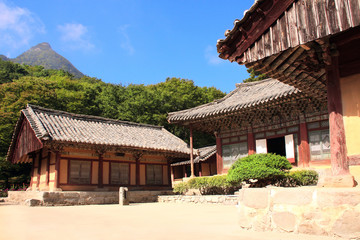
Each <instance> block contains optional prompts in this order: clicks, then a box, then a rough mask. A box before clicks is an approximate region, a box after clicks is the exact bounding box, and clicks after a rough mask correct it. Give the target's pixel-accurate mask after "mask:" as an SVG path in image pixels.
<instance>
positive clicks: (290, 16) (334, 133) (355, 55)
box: [217, 0, 360, 187]
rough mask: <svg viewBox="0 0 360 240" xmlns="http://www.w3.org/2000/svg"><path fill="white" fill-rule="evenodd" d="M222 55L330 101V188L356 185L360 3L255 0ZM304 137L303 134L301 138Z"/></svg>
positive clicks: (237, 23)
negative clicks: (351, 168) (353, 171)
mask: <svg viewBox="0 0 360 240" xmlns="http://www.w3.org/2000/svg"><path fill="white" fill-rule="evenodd" d="M225 37H226V38H225V39H223V40H219V41H218V43H217V50H218V52H219V54H220V55H219V56H220V57H221V58H222V59H227V60H229V61H231V62H237V63H239V64H245V66H246V67H248V68H253V69H254V70H255V71H258V72H261V73H264V74H267V75H268V76H270V77H272V78H275V79H278V80H279V81H281V82H283V83H287V84H289V85H291V86H294V87H296V88H297V89H299V90H300V91H301V92H302V93H304V94H307V95H308V96H311V97H313V98H315V99H318V101H327V110H328V116H329V124H330V127H329V128H330V149H331V170H332V174H330V175H329V176H328V177H327V178H326V181H325V182H326V184H325V185H327V186H350V187H351V186H353V185H354V179H353V176H351V174H350V170H349V169H350V168H349V166H350V165H358V164H359V163H360V138H359V135H360V96H359V93H360V47H359V46H360V1H359V0H317V1H313V0H257V1H255V3H254V5H253V6H252V7H251V8H250V9H249V10H248V11H247V12H245V15H244V17H243V19H242V20H235V22H234V28H233V29H232V30H228V31H226V32H225ZM305 140H306V139H304V138H301V141H305Z"/></svg>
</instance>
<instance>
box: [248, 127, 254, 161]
mask: <svg viewBox="0 0 360 240" xmlns="http://www.w3.org/2000/svg"><path fill="white" fill-rule="evenodd" d="M247 139H248V155H252V154H255V153H256V148H255V138H254V133H253V132H252V129H251V128H249V129H248V135H247Z"/></svg>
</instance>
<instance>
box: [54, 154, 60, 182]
mask: <svg viewBox="0 0 360 240" xmlns="http://www.w3.org/2000/svg"><path fill="white" fill-rule="evenodd" d="M55 159H56V160H55V189H58V188H60V152H59V151H56V152H55Z"/></svg>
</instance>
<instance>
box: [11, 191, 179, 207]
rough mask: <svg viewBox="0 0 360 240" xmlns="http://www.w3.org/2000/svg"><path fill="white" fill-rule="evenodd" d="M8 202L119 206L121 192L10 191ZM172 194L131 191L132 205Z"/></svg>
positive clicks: (46, 204) (166, 192) (129, 194)
mask: <svg viewBox="0 0 360 240" xmlns="http://www.w3.org/2000/svg"><path fill="white" fill-rule="evenodd" d="M8 194H9V195H8V198H7V199H6V201H8V202H13V203H18V204H25V205H28V206H38V205H41V206H71V205H92V204H118V203H119V192H80V191H79V192H73V191H64V192H42V191H9V192H8ZM166 194H172V191H129V192H127V197H128V199H129V201H130V203H144V202H156V201H157V197H158V196H159V195H166Z"/></svg>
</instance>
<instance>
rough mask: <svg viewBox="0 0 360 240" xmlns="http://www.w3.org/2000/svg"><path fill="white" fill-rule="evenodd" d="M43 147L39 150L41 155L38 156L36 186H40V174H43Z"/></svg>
mask: <svg viewBox="0 0 360 240" xmlns="http://www.w3.org/2000/svg"><path fill="white" fill-rule="evenodd" d="M41 162H42V149H41V150H40V152H39V157H38V169H37V170H38V171H37V184H36V186H37V187H39V185H40V176H41V165H42V163H41Z"/></svg>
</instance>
